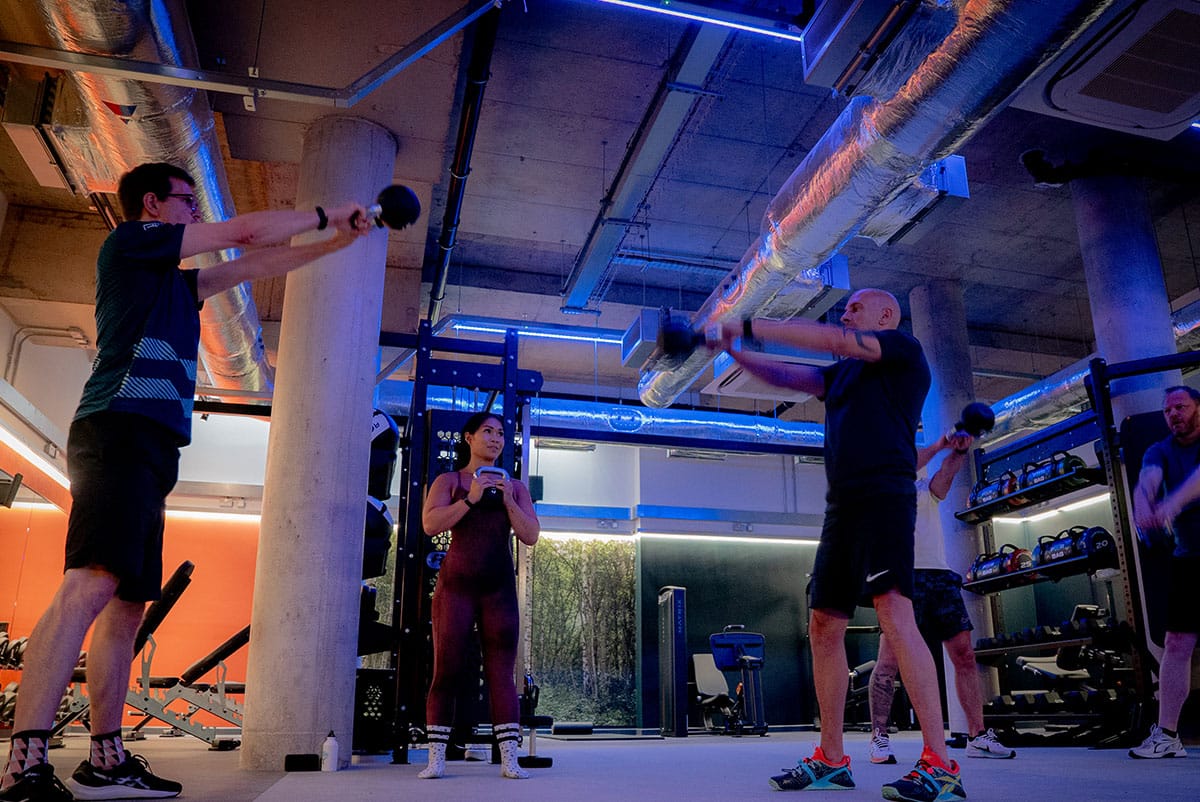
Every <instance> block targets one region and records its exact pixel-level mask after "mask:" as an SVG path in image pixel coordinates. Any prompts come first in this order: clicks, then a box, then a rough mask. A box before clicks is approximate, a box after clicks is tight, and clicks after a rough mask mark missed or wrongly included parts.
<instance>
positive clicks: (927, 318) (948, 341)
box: [908, 281, 995, 732]
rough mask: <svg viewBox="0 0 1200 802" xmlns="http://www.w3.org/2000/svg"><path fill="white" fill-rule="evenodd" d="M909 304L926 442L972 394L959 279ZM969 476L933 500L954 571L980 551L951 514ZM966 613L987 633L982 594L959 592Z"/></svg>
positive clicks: (950, 691) (950, 672)
mask: <svg viewBox="0 0 1200 802" xmlns="http://www.w3.org/2000/svg"><path fill="white" fill-rule="evenodd" d="M908 302H909V307H910V309H911V310H912V324H913V335H914V336H915V337H916V338H917V339H918V340H920V341H921V345H922V347H923V348H924V349H925V359H926V360H927V361H928V362H929V370H930V373H931V374H932V378H933V382H932V384H931V385H930V387H929V396H928V397H927V398H926V399H925V408H924V410H922V415H921V420H922V425H923V427H924V430H925V440H926V442H932V441H933V440H934V439H935V438H937V437H938V436H939V435H941V434H942V433H943V432H946V431H949V430H950V429H952V428H954V424H955V423H956V422H957V421H958V420H959V414H960V413H961V412H962V409H963V407H965V406H966V405H967V404H969V403H970V402H971V401H974V400H975V390H974V383H973V380H972V376H971V351H970V345H969V343H968V340H967V311H966V305H965V303H964V302H963V291H962V284H961V282H958V281H931V282H929V283H927V284H923V285H920V286H918V287H914V288H913V290H912V292H911V293H909V296H908ZM941 460H942V458H941V457H937V458H935V459H934V460H933V462H931V463H930V464H929V472H930V474H932V473H934V472H935V471H936V470H937V468H938V466H939V465H940V464H941ZM973 481H974V479H973V477H972V475H971V470H970V469H964V470H962V471H960V472H959V474H958V476H956V477H955V478H954V484H953V485H951V487H950V493H949V495H947V496H946V499H945V501H943V502H942V503H941V504H940V505H938V510H939V513H940V515H941V521H942V534H943V539H944V542H945V546H946V562H947V563H948V564H949V565H950V567H951V568H952V569H954V570H955V571H957V572H958V573H959V574H963V575H965V574H966V572H967V566H969V565H970V564H971V561H972V560H974V559H975V557H976V556H977V555H978V554H979V552H980V551H981V546H982V544H981V541H980V538H979V535H978V533H977V532H976V530H975V527H973V526H968V525H966V524H964V523H963V522H962V521H960V520H958V519H957V518H955V517H954V513H955V512H956V511H957V510H961V509H964V508H965V507H966V506H967V496H968V495H970V492H971V484H972V482H973ZM963 601H964V602H965V603H966V606H967V613H968V615H970V617H971V623H972V624H974V625H975V631H974V632H973V633H972V637H973V638H977V637H987V636H989V635H991V634H992V617H991V610H990V608H989V606H988V602H987V600H986V599H985V598H984V597H982V596H977V595H975V594H973V593H965V594H963ZM944 665H945V673H946V709H947V710H948V711H949V717H950V731H951V732H966V731H967V720H966V716H965V714H964V713H963V712H962V707H961V706H960V705H959V703H958V696H957V691H956V690H955V689H956V687H957V686H956V683H955V678H954V668H953V665H952V664H951V663H950V659H949V657H946V658H945V660H944ZM981 682H983V689H984V695H985V696H988V695H990V693H992V692H994V691H991V690H989V689H994V688H995V678H994V672H992V671H990V670H988V669H981Z"/></svg>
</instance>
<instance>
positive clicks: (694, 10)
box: [600, 0, 804, 42]
mask: <svg viewBox="0 0 1200 802" xmlns="http://www.w3.org/2000/svg"><path fill="white" fill-rule="evenodd" d="M600 2H601V3H608V4H609V5H614V6H624V7H625V8H636V9H639V10H641V11H652V12H654V13H655V14H666V15H667V16H669V17H678V18H680V19H686V20H691V21H692V22H706V23H709V24H711V25H719V26H721V27H723V28H733V29H734V30H736V31H746V32H747V33H757V34H761V35H763V36H773V37H775V38H776V39H787V40H789V41H792V42H803V41H804V31H803V30H801V29H800V28H797V27H796V26H795V25H792V24H790V23H788V22H784V21H782V20H771V19H767V18H764V17H755V16H751V15H748V14H739V13H737V12H734V11H725V10H723V9H719V8H709V7H707V6H703V5H699V4H697V3H685V2H675V0H600Z"/></svg>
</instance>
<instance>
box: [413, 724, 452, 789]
mask: <svg viewBox="0 0 1200 802" xmlns="http://www.w3.org/2000/svg"><path fill="white" fill-rule="evenodd" d="M428 729H429V732H428V735H427V736H426V737H427V738H428V739H429V765H427V766H426V767H425V768H423V769H421V772H420V773H419V774H417V776H418V777H420V778H421V779H422V780H436V779H438V778H439V777H441V776H442V775H443V774H445V773H446V744H447V743H449V742H450V728H449V727H441V726H438V725H437V724H430V725H429V728H428Z"/></svg>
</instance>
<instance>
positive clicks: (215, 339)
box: [38, 0, 272, 390]
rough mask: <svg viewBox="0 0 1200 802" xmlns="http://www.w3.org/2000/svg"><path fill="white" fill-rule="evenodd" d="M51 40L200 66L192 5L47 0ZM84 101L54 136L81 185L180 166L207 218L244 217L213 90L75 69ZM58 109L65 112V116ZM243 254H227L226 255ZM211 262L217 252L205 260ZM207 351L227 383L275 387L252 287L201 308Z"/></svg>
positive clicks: (98, 186) (103, 188)
mask: <svg viewBox="0 0 1200 802" xmlns="http://www.w3.org/2000/svg"><path fill="white" fill-rule="evenodd" d="M38 11H39V12H40V14H41V17H42V19H43V21H44V23H45V24H46V29H47V32H48V34H49V36H50V37H51V39H52V40H53V41H54V42H55V43H56V44H57V45H58V46H59V47H60V48H61V49H64V50H70V51H76V52H80V53H88V54H93V55H103V56H115V57H118V58H130V59H135V60H139V61H149V62H160V63H162V64H166V65H170V66H176V67H192V68H197V67H199V63H200V62H199V58H198V57H197V55H196V49H195V42H194V41H193V40H192V34H191V29H190V28H189V27H188V22H187V15H186V12H185V10H184V8H183V4H182V3H181V2H178V0H170V1H168V2H145V1H144V0H143V1H142V2H128V3H95V2H90V1H89V0H40V2H39V3H38ZM67 76H68V77H69V79H70V80H71V81H72V82H73V83H74V84H75V87H76V88H77V90H78V94H79V96H80V98H81V99H82V101H83V104H82V108H81V109H80V110H79V111H78V114H79V116H80V117H81V119H79V120H77V121H75V122H77V123H78V124H70V122H71V121H66V122H65V123H64V121H62V120H56V123H59V124H56V125H55V126H54V136H55V138H56V140H57V144H58V145H59V152H60V154H62V157H63V159H64V161H65V163H66V167H67V170H68V174H69V175H70V178H71V180H72V182H73V183H74V184H75V189H76V191H77V192H80V193H82V194H88V193H93V192H115V191H116V185H117V180H118V179H119V178H120V176H121V174H122V173H124V172H125V171H127V170H129V169H131V168H132V167H135V166H136V165H138V164H140V163H142V162H146V161H164V162H171V163H172V164H177V165H179V166H180V167H182V168H183V169H185V170H187V171H188V173H189V174H191V175H192V177H193V178H194V179H195V180H196V187H197V193H196V194H197V196H198V200H199V202H200V210H201V214H202V216H203V218H204V219H205V220H224V219H226V218H228V217H232V216H233V214H234V210H233V204H232V201H231V200H230V192H229V186H228V183H227V180H226V177H225V168H224V163H223V161H222V159H221V151H220V148H219V147H218V143H217V137H216V133H215V130H214V127H215V122H214V120H213V115H212V110H211V108H210V107H209V105H208V96H207V95H206V94H205V92H204V91H202V90H199V89H187V88H184V87H177V86H169V85H167V84H160V83H145V82H141V81H132V80H125V79H121V78H114V77H106V76H102V75H95V74H91V73H86V72H70V73H67ZM56 116H57V115H56ZM232 255H233V254H231V253H226V254H225V258H231V257H232ZM198 261H199V262H200V263H201V264H204V263H205V262H206V261H207V263H209V264H211V263H213V262H215V261H216V257H213V256H208V257H200V258H198ZM200 314H201V323H202V331H201V337H200V346H201V356H202V358H203V360H204V366H205V369H206V371H207V372H208V374H209V377H210V379H211V382H212V383H213V384H214V385H216V386H220V387H239V388H242V389H248V390H269V389H270V387H271V384H272V377H271V369H270V366H269V365H268V363H267V361H266V355H265V351H264V348H263V343H262V327H261V326H260V325H259V320H258V310H257V309H256V308H255V306H254V299H253V297H252V296H251V294H250V287H249V285H248V284H242V285H240V286H238V287H234V288H233V289H231V290H229V291H227V292H225V293H222V294H220V295H217V296H214V297H212V298H209V299H208V300H207V301H206V302H205V304H204V308H203V310H201V313H200Z"/></svg>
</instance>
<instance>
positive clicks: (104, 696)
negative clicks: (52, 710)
mask: <svg viewBox="0 0 1200 802" xmlns="http://www.w3.org/2000/svg"><path fill="white" fill-rule="evenodd" d="M145 607H146V605H145V604H144V603H142V602H127V601H122V600H121V599H117V598H113V599H112V600H111V601H109V603H108V604H107V605H105V607H104V609H103V610H101V611H100V615H99V616H97V617H96V629H95V631H94V632H93V633H92V642H91V645H90V647H89V648H88V658H87V679H88V700H89V701H90V702H91V709H90V711H89V713H88V715H89V716H90V718H91V730H92V734H93V735H101V734H103V733H109V732H115V731H119V730H120V729H121V720H122V717H123V716H122V714H123V713H124V712H125V694H126V692H127V691H128V690H129V668H130V664H131V663H132V662H133V658H134V654H133V643H134V640H135V639H136V638H137V631H138V626H139V625H140V624H141V622H142V613H143V612H144V610H145Z"/></svg>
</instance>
